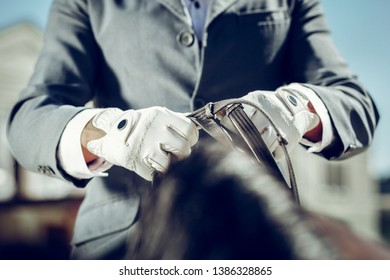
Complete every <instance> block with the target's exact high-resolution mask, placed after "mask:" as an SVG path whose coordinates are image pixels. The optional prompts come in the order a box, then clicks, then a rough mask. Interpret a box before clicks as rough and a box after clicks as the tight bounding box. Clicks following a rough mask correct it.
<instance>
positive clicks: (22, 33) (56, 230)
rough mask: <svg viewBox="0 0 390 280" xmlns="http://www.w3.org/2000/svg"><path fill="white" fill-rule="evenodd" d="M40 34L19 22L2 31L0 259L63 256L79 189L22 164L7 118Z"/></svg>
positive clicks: (39, 43) (33, 59) (27, 75)
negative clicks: (9, 134) (9, 135)
mask: <svg viewBox="0 0 390 280" xmlns="http://www.w3.org/2000/svg"><path fill="white" fill-rule="evenodd" d="M42 40H43V36H42V33H41V32H40V31H38V30H37V29H36V28H35V27H34V26H32V25H30V24H20V25H16V26H14V27H11V28H8V29H6V30H2V31H0V61H1V63H0V100H1V102H0V259H15V258H16V259H19V258H21V259H23V258H27V259H30V258H38V259H48V258H49V259H50V258H60V259H62V258H66V256H67V255H68V253H69V252H68V250H69V245H68V244H69V241H70V236H71V231H72V227H73V222H74V218H75V215H76V211H77V209H78V206H79V204H80V201H81V198H82V196H83V190H80V189H77V188H75V187H73V186H71V185H70V184H68V183H66V182H63V181H61V180H58V179H53V178H49V177H45V176H43V175H40V174H37V173H33V172H30V171H27V170H25V169H24V168H22V167H20V166H19V165H18V164H17V163H16V162H15V160H14V159H13V157H12V154H11V152H10V149H9V146H8V143H7V140H6V121H7V118H8V115H9V113H10V110H11V108H12V106H13V105H14V104H15V102H16V101H17V99H18V96H19V94H20V92H21V90H22V89H23V88H24V87H25V86H26V85H27V82H28V80H29V78H30V76H31V74H32V72H33V69H34V65H35V62H36V59H37V56H38V53H39V51H40V49H41V47H42Z"/></svg>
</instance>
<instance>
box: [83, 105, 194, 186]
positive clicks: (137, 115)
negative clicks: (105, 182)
mask: <svg viewBox="0 0 390 280" xmlns="http://www.w3.org/2000/svg"><path fill="white" fill-rule="evenodd" d="M92 124H93V126H95V127H96V128H99V129H101V130H103V131H104V132H106V135H105V136H103V137H101V138H99V139H97V140H92V141H89V142H88V144H87V148H88V150H89V151H90V152H92V153H93V154H95V155H97V156H99V157H101V158H104V159H105V160H107V161H109V162H111V163H112V164H114V165H119V166H122V167H125V168H127V169H129V170H132V171H134V172H136V173H137V174H138V175H140V176H141V177H143V178H144V179H146V180H149V181H150V180H152V174H153V172H155V171H158V172H162V173H164V172H165V171H166V170H167V168H168V167H169V164H170V161H171V155H174V156H175V157H176V158H177V159H182V158H185V157H187V156H188V155H189V154H190V153H191V147H192V146H193V145H195V143H196V142H197V140H198V130H197V128H196V126H195V125H194V124H193V123H192V121H191V120H190V119H188V118H186V117H185V115H184V114H181V113H176V112H173V111H170V110H168V109H167V108H164V107H151V108H147V109H141V110H127V111H122V110H120V109H117V108H109V109H106V110H104V111H102V112H100V113H98V114H97V115H96V116H95V117H94V118H93V119H92Z"/></svg>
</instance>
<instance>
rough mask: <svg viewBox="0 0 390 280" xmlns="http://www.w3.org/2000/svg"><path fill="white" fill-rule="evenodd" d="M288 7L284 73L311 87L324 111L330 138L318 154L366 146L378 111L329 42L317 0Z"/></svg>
mask: <svg viewBox="0 0 390 280" xmlns="http://www.w3.org/2000/svg"><path fill="white" fill-rule="evenodd" d="M293 2H294V5H292V6H291V13H292V15H291V18H292V22H291V31H290V34H289V39H288V40H289V43H290V46H291V48H290V52H291V53H289V57H290V60H289V68H288V71H289V73H288V76H289V77H290V78H291V81H290V82H297V81H298V82H300V83H302V84H303V85H304V86H307V87H309V88H311V89H312V90H314V91H315V92H316V93H317V95H318V96H319V97H320V98H321V100H322V101H323V103H324V104H325V106H326V108H327V109H328V112H329V115H330V118H331V122H332V127H333V133H334V136H335V139H334V141H333V142H332V143H331V145H330V146H329V147H327V148H326V149H324V150H323V151H322V152H321V154H322V155H323V156H324V157H326V158H328V159H343V158H347V157H350V156H351V155H353V154H356V153H359V152H361V151H362V150H364V149H365V148H367V147H368V146H369V145H370V144H371V142H372V139H373V135H374V130H375V128H376V126H377V123H378V120H379V114H378V111H377V109H376V107H375V104H374V102H373V100H372V98H371V97H370V95H369V93H368V92H367V91H366V90H365V89H364V88H363V87H362V86H361V85H360V84H359V82H358V80H357V77H356V76H355V75H354V74H353V73H352V72H351V70H350V69H349V68H348V65H347V64H346V63H345V61H344V60H343V59H342V58H341V56H340V55H339V53H338V51H337V50H336V48H335V46H334V43H333V42H332V39H331V35H330V31H329V29H328V27H327V24H326V22H325V18H324V13H323V10H322V7H321V5H320V3H319V1H318V0H297V1H293Z"/></svg>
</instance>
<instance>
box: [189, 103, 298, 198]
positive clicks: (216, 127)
mask: <svg viewBox="0 0 390 280" xmlns="http://www.w3.org/2000/svg"><path fill="white" fill-rule="evenodd" d="M244 104H245V105H249V106H252V107H254V108H255V109H256V110H258V111H259V112H261V114H262V115H263V116H264V117H265V118H266V119H267V120H268V121H269V122H270V124H271V126H272V127H273V128H274V129H275V131H276V133H277V141H278V142H279V145H280V146H281V147H282V150H283V153H284V155H285V160H286V163H287V168H288V175H289V182H287V181H286V179H285V177H284V176H283V174H282V172H281V170H280V168H279V166H278V164H277V163H276V161H275V158H274V157H273V155H272V154H271V152H270V151H269V149H268V147H267V145H266V144H265V142H264V140H263V138H262V136H261V134H260V132H259V131H258V129H257V128H256V126H255V125H254V124H253V122H252V121H251V119H250V118H249V117H248V115H247V114H246V113H245V111H244V108H243V105H244ZM221 115H223V116H224V118H226V117H227V118H228V120H229V121H230V122H231V123H232V124H233V126H234V128H235V129H236V133H229V132H228V131H227V130H226V129H225V128H224V126H223V125H222V124H221V123H220V122H219V119H220V116H221ZM187 117H189V118H190V119H191V120H192V121H193V122H194V123H195V124H196V125H197V126H199V127H201V128H202V129H203V130H204V131H205V132H206V133H207V134H209V135H210V136H211V137H213V138H214V139H215V140H217V141H219V142H221V143H223V144H226V145H228V146H230V147H231V148H237V147H240V148H242V149H244V150H246V151H247V152H248V154H249V155H251V156H253V158H254V159H255V160H256V161H257V162H258V163H259V164H261V165H262V166H265V167H266V168H268V169H269V171H270V172H271V173H272V174H274V175H275V176H276V178H278V179H279V180H280V181H281V182H283V183H284V184H285V185H286V186H287V187H288V188H289V189H290V192H291V195H292V197H293V199H294V201H295V202H296V204H297V205H299V204H300V201H299V194H298V187H297V183H296V178H295V174H294V169H293V166H292V162H291V159H290V156H289V154H288V151H287V148H286V145H287V140H286V139H285V138H284V137H283V136H282V134H281V133H280V131H279V129H278V128H277V127H276V125H275V124H274V122H273V121H272V120H271V118H270V117H269V116H268V114H267V113H266V112H264V111H263V110H262V108H260V107H259V106H258V105H257V104H255V103H253V102H250V101H248V100H244V99H239V98H238V99H226V100H222V101H218V102H210V103H208V104H206V105H205V106H204V107H202V108H200V109H198V110H196V111H194V112H192V113H190V114H189V115H187Z"/></svg>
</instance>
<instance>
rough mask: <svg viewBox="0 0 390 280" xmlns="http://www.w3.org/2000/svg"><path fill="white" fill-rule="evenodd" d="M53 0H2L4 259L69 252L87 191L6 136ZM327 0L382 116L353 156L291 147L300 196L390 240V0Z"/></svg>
mask: <svg viewBox="0 0 390 280" xmlns="http://www.w3.org/2000/svg"><path fill="white" fill-rule="evenodd" d="M51 2H52V0H35V1H31V0H14V1H9V0H0V259H66V258H67V257H68V253H69V246H68V244H69V241H70V238H71V233H72V229H73V222H74V218H75V215H76V213H77V209H78V207H79V204H80V202H81V200H82V198H83V195H84V193H83V190H80V189H76V188H75V187H73V186H70V185H69V184H67V183H64V182H62V181H59V180H56V179H52V178H48V177H44V176H42V175H39V174H34V173H32V172H29V171H26V170H24V169H23V168H21V167H20V166H19V165H18V164H17V163H16V162H15V161H14V159H13V157H12V154H11V152H10V150H9V148H8V144H7V141H6V135H5V134H6V128H5V127H6V120H7V116H8V114H9V112H10V110H11V108H12V106H13V104H14V103H15V102H16V100H17V98H18V95H19V92H20V91H21V90H22V89H23V87H24V86H25V85H26V83H27V81H28V79H29V77H30V75H31V73H32V71H33V68H34V64H35V61H36V58H37V56H38V53H39V51H40V49H41V46H42V40H43V32H44V29H45V25H46V21H47V18H48V12H49V9H50V5H51ZM322 3H323V6H324V9H325V14H326V16H327V19H328V24H329V26H330V28H331V31H332V34H333V38H334V41H335V43H336V46H337V47H338V49H339V51H340V53H341V54H342V55H343V57H344V58H345V60H346V61H347V62H348V64H349V65H350V67H351V68H352V70H353V71H354V72H355V73H357V74H358V77H359V79H360V81H361V82H362V83H363V84H364V85H365V86H366V87H367V88H368V89H369V91H370V92H371V94H372V96H373V98H374V100H375V101H376V103H377V105H378V108H379V111H380V113H381V122H380V125H379V127H378V130H377V134H376V138H375V141H374V144H373V145H372V147H371V148H370V149H369V150H368V151H367V152H365V153H363V154H361V155H359V156H356V157H354V158H353V159H350V160H348V161H344V162H327V161H325V160H323V159H321V158H318V157H316V156H313V155H309V154H305V153H302V151H297V152H296V153H295V154H294V163H295V166H296V173H297V177H298V185H299V187H300V194H301V198H302V202H303V204H304V205H305V206H306V207H308V208H309V209H313V210H315V211H318V212H322V213H325V214H328V215H330V216H333V217H335V218H337V219H339V220H340V221H342V222H344V223H345V224H347V225H349V226H350V227H351V228H352V229H354V230H355V231H356V232H359V233H360V234H362V235H364V236H366V237H367V238H370V239H374V240H384V241H385V242H390V153H389V152H388V150H389V147H388V146H387V145H388V143H389V141H388V140H387V139H389V138H390V121H389V120H390V110H389V109H388V108H387V107H388V106H389V105H390V94H389V93H388V92H387V88H388V81H389V78H390V53H389V51H388V50H389V45H390V32H389V30H388V27H389V26H390V17H388V12H390V1H385V0H371V1H365V0H343V1H334V0H322ZM386 151H387V152H386Z"/></svg>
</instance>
